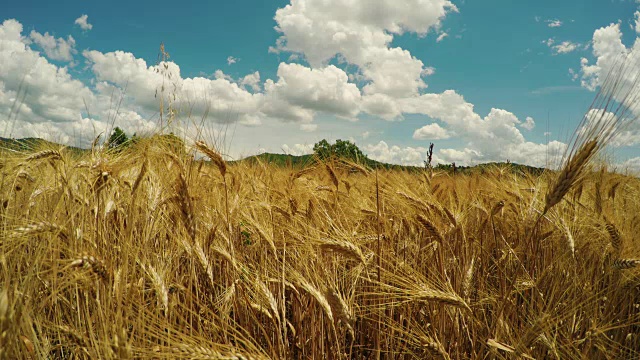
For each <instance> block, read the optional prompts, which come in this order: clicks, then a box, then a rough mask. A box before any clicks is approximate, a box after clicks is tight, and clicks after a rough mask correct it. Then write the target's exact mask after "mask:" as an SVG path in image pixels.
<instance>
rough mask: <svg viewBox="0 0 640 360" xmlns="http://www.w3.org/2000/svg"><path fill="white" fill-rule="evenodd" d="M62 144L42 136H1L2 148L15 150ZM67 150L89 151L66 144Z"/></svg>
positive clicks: (76, 152) (79, 152) (53, 146)
mask: <svg viewBox="0 0 640 360" xmlns="http://www.w3.org/2000/svg"><path fill="white" fill-rule="evenodd" d="M61 146H62V145H60V144H58V143H54V142H51V141H47V140H44V139H40V138H23V139H8V138H3V137H0V149H9V150H14V151H30V150H35V149H46V148H54V149H56V148H60V147H61ZM65 148H66V149H67V150H69V151H71V152H72V153H74V154H76V155H81V154H83V153H84V152H86V151H88V150H85V149H81V148H79V147H75V146H66V147H65Z"/></svg>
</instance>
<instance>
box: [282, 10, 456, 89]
mask: <svg viewBox="0 0 640 360" xmlns="http://www.w3.org/2000/svg"><path fill="white" fill-rule="evenodd" d="M451 11H457V8H456V7H455V5H453V3H451V2H450V1H449V0H406V1H403V2H402V4H398V3H397V2H396V1H395V0H381V1H378V2H376V4H375V6H372V4H371V3H370V2H369V1H366V0H353V1H346V2H345V1H341V0H327V1H311V0H297V1H292V2H291V3H290V4H289V5H287V6H285V7H284V8H281V9H279V10H278V11H277V12H276V16H275V20H276V22H277V24H278V26H277V28H276V29H277V30H278V31H279V32H280V33H282V37H281V38H280V39H279V40H278V44H277V47H276V50H277V51H290V52H293V53H298V54H302V55H304V57H305V58H306V59H307V60H308V62H309V63H310V64H311V66H312V67H314V68H316V67H322V66H324V65H326V63H327V62H328V61H329V60H330V59H332V58H334V57H335V56H336V55H338V54H340V56H341V57H342V58H343V59H344V60H345V61H347V62H349V63H351V64H355V65H357V66H358V67H359V68H360V70H361V71H362V75H363V76H364V77H365V78H366V79H367V80H369V81H370V83H368V84H367V85H365V86H364V88H363V91H364V93H365V94H375V93H383V94H387V95H390V96H393V97H403V96H411V95H415V94H417V93H418V91H419V90H420V89H423V88H425V87H426V84H425V83H424V81H423V80H422V75H423V70H424V68H425V67H424V64H423V63H422V61H420V60H419V59H417V58H415V57H414V56H412V55H411V53H410V52H409V51H407V50H404V49H401V48H394V47H391V46H390V44H391V41H392V40H393V37H394V35H399V34H403V33H405V32H415V33H418V34H426V33H427V32H428V31H429V30H431V29H437V28H439V26H440V22H441V20H442V19H443V18H444V17H445V15H446V14H447V13H449V12H451ZM318 44H322V46H318Z"/></svg>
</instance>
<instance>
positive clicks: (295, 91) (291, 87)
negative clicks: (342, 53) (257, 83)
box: [264, 63, 360, 122]
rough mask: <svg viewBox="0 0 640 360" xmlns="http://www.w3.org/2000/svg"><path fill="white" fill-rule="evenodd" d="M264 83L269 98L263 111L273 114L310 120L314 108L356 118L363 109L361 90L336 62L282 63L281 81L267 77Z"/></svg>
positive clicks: (314, 110)
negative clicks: (314, 64) (321, 64)
mask: <svg viewBox="0 0 640 360" xmlns="http://www.w3.org/2000/svg"><path fill="white" fill-rule="evenodd" d="M264 87H265V96H266V98H267V103H266V104H265V108H264V112H265V113H266V114H267V115H270V116H272V117H284V118H285V119H288V120H291V121H299V122H310V121H311V120H312V119H313V115H314V113H315V112H327V113H331V114H334V115H337V116H340V117H343V118H347V119H355V116H356V115H358V113H359V112H360V109H359V102H360V90H359V89H358V87H357V86H356V85H355V84H353V83H349V77H348V76H347V74H346V73H345V72H344V71H343V70H341V69H339V68H337V67H335V66H333V65H329V66H327V67H324V68H319V69H311V68H308V67H306V66H302V65H299V64H286V63H280V66H279V67H278V81H277V82H274V81H273V80H271V79H268V80H267V81H266V82H265V84H264ZM283 110H285V111H283Z"/></svg>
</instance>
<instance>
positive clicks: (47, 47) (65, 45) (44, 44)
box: [29, 30, 77, 61]
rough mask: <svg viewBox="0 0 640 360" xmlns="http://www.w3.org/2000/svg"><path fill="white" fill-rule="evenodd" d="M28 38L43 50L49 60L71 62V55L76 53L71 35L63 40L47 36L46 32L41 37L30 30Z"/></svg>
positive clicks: (74, 42)
mask: <svg viewBox="0 0 640 360" xmlns="http://www.w3.org/2000/svg"><path fill="white" fill-rule="evenodd" d="M29 38H30V39H31V40H32V41H33V42H34V43H35V44H36V45H38V46H39V47H40V48H41V49H42V50H44V53H45V54H46V55H47V57H48V58H49V59H51V60H58V61H71V60H73V55H74V54H76V53H77V51H76V49H75V46H76V41H75V39H74V38H73V37H72V36H71V35H69V37H67V39H66V40H65V39H63V38H57V39H56V38H55V37H53V36H52V35H49V33H48V32H45V33H44V35H42V34H40V33H39V32H37V31H35V30H32V31H31V34H29Z"/></svg>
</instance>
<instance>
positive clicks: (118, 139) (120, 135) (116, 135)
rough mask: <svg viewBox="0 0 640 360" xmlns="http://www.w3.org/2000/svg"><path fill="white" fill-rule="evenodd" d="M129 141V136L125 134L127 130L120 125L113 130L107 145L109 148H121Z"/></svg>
mask: <svg viewBox="0 0 640 360" xmlns="http://www.w3.org/2000/svg"><path fill="white" fill-rule="evenodd" d="M127 141H129V138H127V134H125V132H124V131H123V130H122V129H120V128H119V127H116V128H115V129H113V131H112V132H111V136H109V140H108V141H107V146H108V148H109V149H119V148H121V147H122V146H123V145H125V144H126V143H127Z"/></svg>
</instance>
